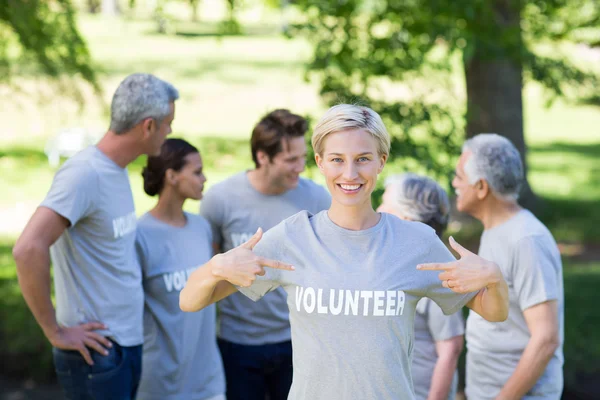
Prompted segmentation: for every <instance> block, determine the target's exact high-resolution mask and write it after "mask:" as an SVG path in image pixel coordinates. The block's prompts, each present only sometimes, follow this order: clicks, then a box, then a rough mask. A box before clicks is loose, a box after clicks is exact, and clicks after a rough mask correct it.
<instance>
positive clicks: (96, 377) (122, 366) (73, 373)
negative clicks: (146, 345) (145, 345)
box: [52, 341, 142, 400]
mask: <svg viewBox="0 0 600 400" xmlns="http://www.w3.org/2000/svg"><path fill="white" fill-rule="evenodd" d="M112 344H113V346H112V347H111V348H110V349H108V355H106V356H104V355H102V354H100V353H98V352H96V351H95V350H92V349H89V348H88V350H89V352H90V354H91V356H92V359H93V360H94V365H88V364H87V363H86V362H85V360H84V359H83V357H82V356H81V354H80V353H79V352H78V351H71V350H60V349H57V348H53V349H52V355H53V356H54V369H55V370H56V376H57V378H58V383H59V384H60V386H62V389H63V391H64V394H65V397H66V398H67V399H68V400H132V399H134V398H135V394H136V392H137V389H138V384H139V382H140V376H141V373H142V345H139V346H133V347H123V346H120V345H119V344H117V343H115V342H114V341H113V342H112Z"/></svg>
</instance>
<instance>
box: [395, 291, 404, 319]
mask: <svg viewBox="0 0 600 400" xmlns="http://www.w3.org/2000/svg"><path fill="white" fill-rule="evenodd" d="M403 313H404V292H403V291H402V290H398V303H397V304H396V315H402V314H403Z"/></svg>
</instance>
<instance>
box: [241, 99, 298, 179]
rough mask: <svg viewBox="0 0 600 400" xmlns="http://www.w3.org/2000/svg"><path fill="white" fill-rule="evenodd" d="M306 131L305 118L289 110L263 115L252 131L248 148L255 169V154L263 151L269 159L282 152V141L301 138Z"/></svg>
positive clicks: (256, 163)
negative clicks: (250, 150)
mask: <svg viewBox="0 0 600 400" xmlns="http://www.w3.org/2000/svg"><path fill="white" fill-rule="evenodd" d="M307 130H308V122H307V121H306V119H305V118H303V117H301V116H299V115H296V114H292V113H291V112H290V111H289V110H285V109H279V110H275V111H272V112H270V113H268V114H267V115H265V116H264V117H263V118H262V119H261V120H260V122H259V123H258V124H256V126H255V127H254V130H252V138H251V139H250V146H251V148H252V160H254V164H255V165H256V168H258V167H259V164H258V158H257V155H256V154H257V153H258V151H263V152H265V153H266V154H267V156H268V157H269V159H271V160H272V159H273V157H275V156H276V155H277V153H279V152H281V151H282V150H283V147H282V145H281V143H282V141H283V140H284V139H285V140H288V139H290V138H295V137H302V136H304V134H305V133H306V131H307Z"/></svg>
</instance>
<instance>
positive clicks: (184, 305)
mask: <svg viewBox="0 0 600 400" xmlns="http://www.w3.org/2000/svg"><path fill="white" fill-rule="evenodd" d="M185 289H186V288H185V287H184V288H183V289H182V290H181V292H180V293H179V308H180V309H181V311H183V312H195V311H199V310H201V309H202V308H203V307H202V306H199V305H198V304H195V303H194V302H193V301H192V300H191V298H190V295H189V294H188V293H187V291H186V290H185Z"/></svg>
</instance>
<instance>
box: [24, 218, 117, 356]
mask: <svg viewBox="0 0 600 400" xmlns="http://www.w3.org/2000/svg"><path fill="white" fill-rule="evenodd" d="M68 226H69V221H68V220H67V219H66V218H64V217H62V216H61V215H59V214H57V213H56V212H54V211H52V210H51V209H49V208H46V207H39V208H38V209H37V210H36V211H35V212H34V214H33V216H32V217H31V219H30V220H29V222H28V223H27V225H26V226H25V229H24V230H23V232H22V233H21V236H20V237H19V239H18V240H17V242H16V243H15V247H14V248H13V257H14V259H15V263H16V265H17V277H18V279H19V285H20V287H21V292H22V293H23V297H24V298H25V302H26V303H27V305H28V306H29V309H30V310H31V312H32V313H33V316H34V317H35V320H36V321H37V323H38V324H39V325H40V327H41V328H42V330H43V331H44V335H46V337H47V338H48V340H49V341H50V343H51V344H52V345H53V346H55V347H57V348H61V349H73V350H79V351H80V352H81V354H82V356H83V357H84V358H85V359H86V361H87V362H88V364H90V365H91V364H92V363H93V362H92V359H91V356H90V354H89V351H88V350H87V348H86V346H89V347H91V348H93V349H95V350H96V351H98V352H99V353H102V354H106V349H105V348H103V347H102V345H101V344H103V345H105V346H110V342H109V341H108V340H107V339H106V338H104V337H102V336H100V335H98V334H96V333H94V332H91V331H92V330H95V329H104V328H105V326H104V325H103V324H100V323H96V322H91V323H88V324H84V325H81V326H79V327H74V328H64V327H61V326H59V325H58V323H57V321H56V316H55V310H54V306H53V305H52V300H51V296H50V246H52V244H54V242H56V240H57V239H58V238H59V237H60V235H61V234H62V233H63V232H64V230H65V229H67V228H68Z"/></svg>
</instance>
